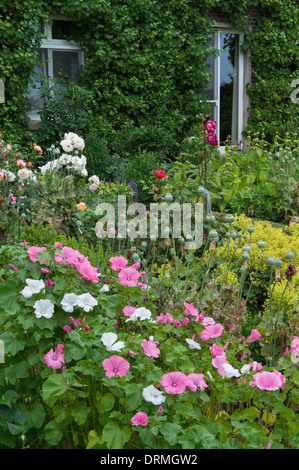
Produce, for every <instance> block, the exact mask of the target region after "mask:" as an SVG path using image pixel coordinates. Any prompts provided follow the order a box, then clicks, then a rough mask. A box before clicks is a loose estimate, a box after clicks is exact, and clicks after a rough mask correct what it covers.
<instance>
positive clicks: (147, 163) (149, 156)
mask: <svg viewBox="0 0 299 470" xmlns="http://www.w3.org/2000/svg"><path fill="white" fill-rule="evenodd" d="M158 162H159V160H158V156H157V155H156V154H154V153H151V152H148V151H145V150H144V151H141V150H140V151H139V152H137V153H136V154H133V155H132V156H131V157H130V158H129V159H128V162H127V165H126V166H125V168H124V170H123V172H122V173H121V174H120V177H123V178H124V180H125V181H126V182H127V183H130V182H132V181H133V182H134V183H135V184H136V185H137V190H138V201H139V202H142V203H148V202H150V201H151V200H152V197H151V195H150V194H149V193H148V184H149V178H150V174H151V173H153V172H155V171H156V170H157V169H158V168H159V166H158V165H159V163H158Z"/></svg>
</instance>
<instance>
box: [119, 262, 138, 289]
mask: <svg viewBox="0 0 299 470" xmlns="http://www.w3.org/2000/svg"><path fill="white" fill-rule="evenodd" d="M139 278H140V273H139V272H138V271H137V269H135V268H134V267H133V266H131V267H130V268H125V269H122V270H121V271H120V272H119V274H118V280H119V282H120V284H121V285H122V286H130V287H133V286H137V284H138V279H139Z"/></svg>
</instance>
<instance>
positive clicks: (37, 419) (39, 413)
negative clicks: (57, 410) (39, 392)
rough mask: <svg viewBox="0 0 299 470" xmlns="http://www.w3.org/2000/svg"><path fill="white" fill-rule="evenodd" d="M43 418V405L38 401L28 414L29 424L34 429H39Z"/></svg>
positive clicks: (44, 413)
mask: <svg viewBox="0 0 299 470" xmlns="http://www.w3.org/2000/svg"><path fill="white" fill-rule="evenodd" d="M45 418H46V412H45V410H44V407H43V405H42V404H41V403H40V402H38V401H36V402H34V403H33V405H32V408H31V411H30V414H29V422H30V423H31V424H32V426H33V427H34V428H35V429H40V428H41V427H42V425H43V422H44V420H45Z"/></svg>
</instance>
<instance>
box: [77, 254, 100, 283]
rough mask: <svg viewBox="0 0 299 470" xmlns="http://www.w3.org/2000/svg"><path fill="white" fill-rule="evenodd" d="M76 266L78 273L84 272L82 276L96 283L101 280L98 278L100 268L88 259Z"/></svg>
mask: <svg viewBox="0 0 299 470" xmlns="http://www.w3.org/2000/svg"><path fill="white" fill-rule="evenodd" d="M75 267H76V269H77V271H78V273H79V274H82V278H84V279H87V280H88V281H91V282H95V283H96V282H100V280H99V278H98V268H95V267H93V266H92V265H91V263H90V262H89V261H88V259H85V260H84V261H83V262H82V263H78V264H77V265H76V266H75Z"/></svg>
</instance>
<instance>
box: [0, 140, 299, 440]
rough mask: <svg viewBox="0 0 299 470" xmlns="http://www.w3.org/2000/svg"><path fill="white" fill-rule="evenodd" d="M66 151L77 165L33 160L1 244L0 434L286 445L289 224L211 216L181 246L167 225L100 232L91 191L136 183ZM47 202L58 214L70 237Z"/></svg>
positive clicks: (293, 324) (291, 379)
mask: <svg viewBox="0 0 299 470" xmlns="http://www.w3.org/2000/svg"><path fill="white" fill-rule="evenodd" d="M68 135H69V134H67V136H68ZM72 138H73V137H72ZM65 140H66V141H67V142H63V146H64V151H65V152H69V151H70V152H69V153H67V155H69V156H70V155H71V153H72V152H74V149H73V148H72V149H71V148H69V147H68V145H69V143H68V140H70V139H67V138H66V139H65ZM78 145H79V146H80V149H81V150H82V145H83V143H82V141H81V140H78ZM83 148H84V147H83ZM72 158H73V157H72ZM78 158H79V159H80V161H79V163H78V160H74V162H75V165H77V164H79V167H80V168H79V170H78V167H76V169H75V170H74V169H73V168H64V167H63V165H61V162H60V163H59V165H60V166H59V165H58V164H57V161H59V160H60V157H59V158H58V159H54V160H55V161H56V164H55V165H56V166H55V169H54V167H53V168H52V166H53V165H52V166H51V168H50V165H49V168H50V169H51V170H53V169H54V171H50V172H49V173H48V171H45V172H44V171H42V172H41V173H44V175H43V174H40V173H39V174H37V172H36V173H33V174H34V176H36V181H35V180H32V181H31V183H30V191H31V190H32V188H33V187H32V186H31V184H32V183H38V184H39V186H35V192H34V193H31V196H30V191H29V189H28V192H27V193H26V195H27V196H26V206H21V205H20V206H17V207H19V208H20V209H21V210H24V211H25V210H26V212H24V213H25V214H26V217H21V214H22V213H23V212H21V213H20V210H19V209H17V210H16V211H15V214H14V215H16V217H15V220H16V223H17V228H18V230H17V232H16V233H15V235H14V242H13V243H11V244H10V245H8V244H3V245H2V246H1V247H0V255H1V265H0V276H1V285H0V323H1V329H0V340H1V343H0V344H1V345H3V352H4V359H5V361H2V363H1V364H0V385H1V391H2V394H1V401H0V409H1V422H0V447H3V448H18V447H22V448H27V447H28V448H80V449H81V448H88V449H136V448H139V449H140V448H141V449H207V448H213V449H257V448H261V447H262V448H266V447H267V448H269V447H271V448H276V449H279V448H297V447H298V419H297V411H298V410H297V406H298V393H297V391H298V381H299V375H298V360H299V359H298V358H299V338H298V333H297V332H298V313H297V312H298V310H297V309H298V298H297V297H296V295H297V290H296V286H297V282H298V281H297V278H296V276H295V274H296V273H295V271H296V269H295V262H296V259H297V257H298V243H297V238H296V230H297V226H295V225H294V226H292V225H291V226H290V228H289V232H288V233H283V232H281V231H279V230H278V229H274V228H272V227H270V226H268V225H264V224H263V223H259V222H258V223H257V222H253V221H252V220H248V219H247V218H245V217H243V216H242V217H240V218H236V219H235V218H234V217H231V216H230V217H226V218H225V220H224V221H218V222H217V220H216V218H215V217H214V216H212V215H211V214H210V215H208V216H206V217H205V224H204V228H205V237H204V246H202V247H200V248H199V249H194V250H192V249H191V250H188V249H187V248H186V240H184V239H182V238H180V239H177V240H175V239H174V238H173V237H172V236H171V235H170V236H169V238H168V237H164V238H162V239H156V238H154V237H152V238H151V239H150V240H147V241H145V240H143V241H141V240H133V239H129V240H127V239H125V240H118V239H117V238H116V237H115V235H116V234H117V231H114V232H113V233H112V232H111V233H110V237H109V238H106V239H102V238H97V237H96V236H95V233H98V234H99V231H95V222H96V219H97V215H96V206H97V203H98V197H99V194H101V195H103V196H104V197H105V201H106V202H107V201H109V202H110V201H111V202H112V203H115V201H116V199H117V196H118V195H119V194H122V191H127V194H128V197H129V198H130V201H132V200H134V197H135V194H134V192H132V190H131V187H128V185H126V183H125V182H124V183H120V182H118V183H117V184H112V183H111V184H108V185H107V184H106V183H104V182H100V181H99V180H97V179H96V177H95V175H94V176H93V177H92V178H89V179H88V180H87V181H85V180H84V178H88V175H85V174H80V175H79V174H76V175H74V172H75V173H77V170H78V171H79V172H82V171H83V170H84V168H85V163H86V162H85V160H84V159H83V160H82V155H81V156H80V157H78ZM54 160H53V161H54ZM67 160H68V163H67V164H68V165H69V163H70V162H71V160H70V159H69V158H68V159H67ZM53 161H52V163H53ZM74 162H73V163H72V164H74ZM81 164H83V166H84V168H81V166H80V165H81ZM24 168H25V167H24ZM42 168H43V166H42ZM49 168H48V169H49ZM48 169H47V170H48ZM65 171H66V173H65ZM68 172H69V173H68ZM162 172H163V173H162ZM48 176H49V178H50V179H49V180H47V179H45V178H47V177H48ZM19 177H20V175H19ZM70 177H72V178H74V179H73V180H72V181H73V182H76V186H73V185H72V184H69V181H70V180H69V179H68V178H70ZM76 178H79V179H76ZM80 178H83V180H81V179H80ZM153 178H156V182H155V184H153V187H155V189H154V190H155V191H156V194H157V196H158V198H159V197H163V198H164V197H165V193H167V194H168V195H171V196H172V195H173V196H174V197H175V195H176V194H177V193H176V191H177V192H179V187H180V185H181V184H183V180H182V179H179V178H175V177H174V181H173V183H172V184H173V192H172V193H171V191H170V190H169V189H170V187H171V180H170V178H169V179H167V178H168V176H167V172H166V171H165V172H164V170H162V169H161V168H160V169H159V171H158V173H156V175H155V174H153ZM47 181H48V183H47ZM50 181H51V182H52V183H53V182H55V184H57V187H58V188H59V191H60V193H63V195H64V199H63V202H61V199H60V200H59V201H57V197H58V195H57V194H56V193H55V188H56V186H55V187H54V188H51V185H50V184H49V182H50ZM11 182H12V183H13V181H11ZM9 183H10V182H9V181H5V184H9ZM64 184H65V186H64ZM15 187H17V186H15ZM24 187H25V185H24ZM24 187H22V189H20V190H19V191H20V192H22V191H23V188H24ZM62 188H63V189H62ZM86 188H88V189H89V191H88V192H87V191H86ZM184 191H186V196H188V185H186V186H185V185H184ZM22 194H23V193H22ZM45 194H46V196H45ZM73 194H74V196H73ZM86 194H87V196H86ZM202 194H204V193H203V192H200V197H202ZM85 196H86V197H85ZM173 196H172V197H173ZM12 197H18V199H19V197H20V195H19V194H18V196H12ZM34 198H36V202H37V204H36V205H34V204H33V203H32V201H33V200H34ZM27 199H28V200H27ZM15 202H16V201H15ZM19 203H20V202H19V201H18V204H19ZM40 203H43V204H44V206H43V209H44V211H45V213H44V212H42V211H41V210H40V205H41V204H40ZM53 207H54V208H59V214H62V213H63V211H66V212H65V214H67V213H68V212H67V211H70V212H69V214H70V215H69V219H67V220H66V221H65V220H64V222H63V224H64V228H66V227H67V228H68V231H69V233H68V235H70V237H68V236H67V235H61V233H62V231H59V228H60V229H61V226H62V224H60V225H59V224H58V221H57V220H55V217H54V215H53V213H52V215H50V214H51V211H52V208H53ZM27 209H28V210H27ZM36 214H38V215H39V217H42V215H43V217H44V218H43V220H44V229H43V230H44V231H43V230H41V231H40V232H38V230H36V229H35V228H34V224H31V225H32V227H31V226H30V221H31V220H34V217H35V216H36ZM55 215H57V214H55ZM29 216H30V217H29ZM47 217H48V218H49V220H48V219H47ZM29 218H30V220H29ZM65 218H67V216H65ZM22 220H25V221H26V220H27V222H28V223H27V225H26V226H24V225H23V224H22V223H21V222H20V223H19V221H22ZM253 224H254V230H252V229H251V228H250V229H249V227H252V225H253ZM216 228H217V231H216ZM234 230H236V234H237V236H236V237H235V236H234V233H235V232H234ZM265 230H267V232H266V231H265ZM246 232H247V233H246ZM24 233H27V234H28V237H29V238H31V241H30V242H29V238H27V240H26V238H23V234H24ZM266 233H269V236H268V235H266ZM270 235H271V236H270ZM264 236H266V237H267V239H266V241H265V242H263V238H264ZM35 237H40V239H39V243H36V242H35ZM60 237H61V238H60ZM41 240H42V241H43V243H40V241H41ZM68 241H70V242H72V243H71V244H70V243H68ZM89 241H90V245H89V244H88V242H89ZM261 242H262V245H261ZM70 245H72V246H70ZM277 260H279V261H281V262H279V263H278V261H277ZM272 261H273V262H272ZM275 263H276V264H275ZM290 268H291V271H292V273H291V271H290ZM278 269H280V272H279V276H278V274H277V270H278ZM286 272H287V273H288V274H287V275H286ZM290 273H291V274H290ZM275 274H276V278H275V279H274V276H275ZM286 285H287V288H285V286H286ZM265 286H266V287H265ZM259 288H262V290H261V291H259V290H258V289H259ZM252 293H253V294H254V295H252ZM255 302H256V303H255ZM273 314H274V315H273ZM288 314H289V315H288ZM0 352H1V351H0ZM0 358H1V356H0Z"/></svg>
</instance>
